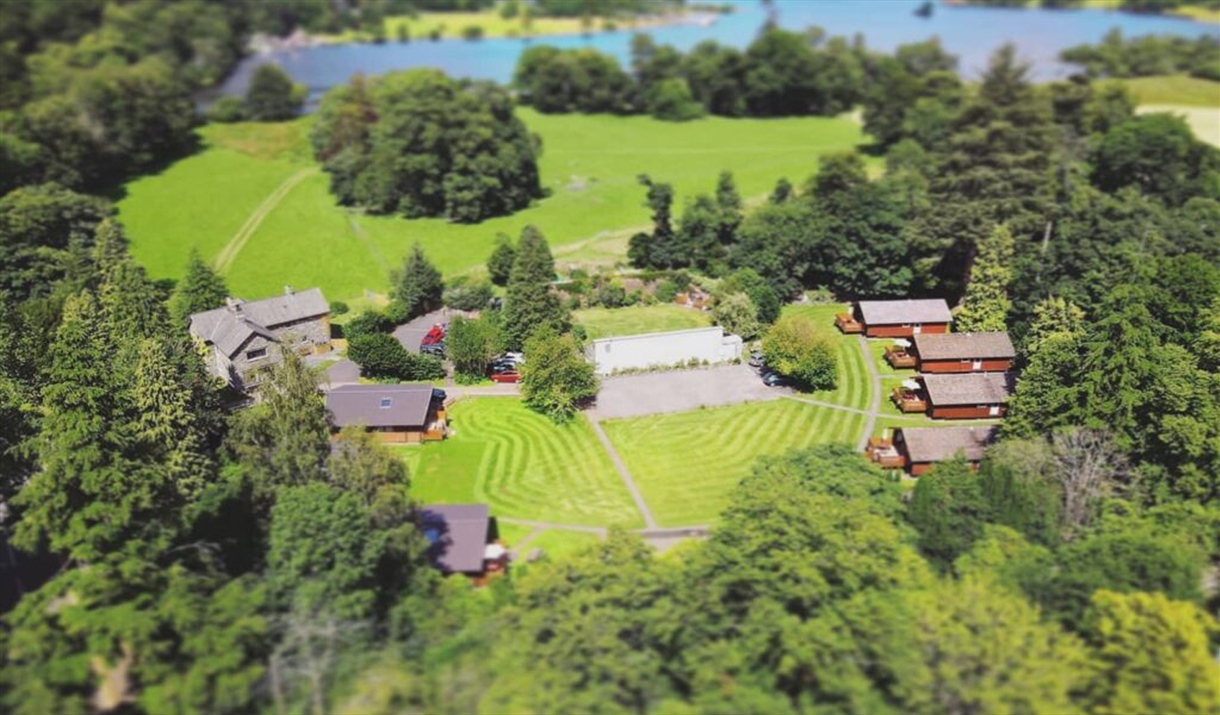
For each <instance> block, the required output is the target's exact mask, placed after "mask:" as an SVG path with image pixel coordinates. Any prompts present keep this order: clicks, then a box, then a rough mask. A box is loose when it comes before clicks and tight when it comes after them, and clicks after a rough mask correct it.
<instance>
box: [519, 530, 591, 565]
mask: <svg viewBox="0 0 1220 715" xmlns="http://www.w3.org/2000/svg"><path fill="white" fill-rule="evenodd" d="M601 540H602V537H600V536H598V535H597V534H590V533H587V532H584V531H562V530H560V529H548V530H546V531H544V532H542V533H541V534H539V535H538V538H536V539H534V540H533V541H531V542H529V543H528V544H526V546H525V553H523V554H521V556H522V557H524V556H525V554H527V553H529V551H530V549H535V548H538V549H542V550H543V552H545V553H546V555H547V556H548V557H549V558H552V559H555V558H561V557H563V556H566V555H568V554H570V553H572V552H574V551H580V550H581V549H585V548H588V547H589V546H592V545H593V544H596V543H599V542H601Z"/></svg>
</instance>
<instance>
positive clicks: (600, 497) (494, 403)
mask: <svg viewBox="0 0 1220 715" xmlns="http://www.w3.org/2000/svg"><path fill="white" fill-rule="evenodd" d="M450 419H451V426H452V428H453V430H454V434H453V435H452V436H451V437H450V438H449V439H448V440H445V441H444V442H433V443H430V444H425V445H422V446H418V447H403V448H401V449H402V452H403V456H404V458H405V459H406V460H407V463H408V466H409V467H410V470H411V492H412V494H413V495H414V496H415V498H416V499H418V500H419V501H420V502H422V503H424V504H432V503H463V502H486V503H488V504H490V505H491V512H492V514H493V515H494V516H501V517H516V518H518V519H532V520H537V521H550V522H558V523H573V524H584V525H589V526H611V525H622V526H626V527H637V526H643V520H642V519H641V517H640V515H639V513H638V512H637V511H636V509H635V505H634V503H633V502H632V501H631V497H630V496H629V495H628V494H627V490H626V488H625V487H624V486H623V484H622V481H621V480H620V478H619V476H618V474H617V473H616V472H615V470H614V466H613V465H612V464H611V463H610V458H609V457H608V456H607V455H606V452H605V450H604V449H603V448H602V446H601V444H599V443H598V441H597V438H596V437H595V436H594V434H593V430H592V429H591V428H590V427H589V424H588V423H587V422H585V421H584V418H583V417H582V418H580V419H579V420H578V421H576V422H573V423H572V424H569V425H565V426H562V427H558V426H555V425H554V424H552V423H551V422H550V421H549V420H547V419H546V418H545V417H542V416H541V415H538V414H536V413H534V412H530V411H529V410H527V409H526V408H525V407H524V406H522V404H521V402H520V401H519V400H516V399H512V398H497V397H484V398H477V399H467V400H462V401H460V402H458V403H456V404H455V405H454V406H453V408H452V411H451V413H450Z"/></svg>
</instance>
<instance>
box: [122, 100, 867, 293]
mask: <svg viewBox="0 0 1220 715" xmlns="http://www.w3.org/2000/svg"><path fill="white" fill-rule="evenodd" d="M518 114H519V116H520V117H521V118H522V119H523V120H524V121H525V123H526V124H527V125H528V126H529V128H530V130H531V131H533V132H536V133H537V134H538V135H539V136H541V138H542V142H543V152H542V156H541V157H540V159H539V169H540V171H541V175H542V180H543V183H544V185H545V187H546V189H547V190H548V191H549V196H547V197H546V198H544V199H542V200H540V201H538V202H537V203H536V204H535V205H533V206H531V207H530V208H528V209H526V210H524V211H520V212H518V213H516V214H514V215H512V216H505V217H500V218H496V219H491V220H488V221H485V222H483V223H481V224H477V225H462V224H453V223H449V222H448V221H445V220H443V219H417V220H406V219H403V218H399V217H394V216H370V215H367V214H364V213H361V212H359V211H352V210H348V209H345V208H343V207H340V206H338V205H337V204H336V203H335V200H334V199H333V198H332V197H331V195H330V193H329V190H328V181H329V179H328V177H327V176H326V174H324V173H322V172H321V171H320V170H319V167H318V166H317V164H316V163H315V162H314V161H313V160H312V158H311V157H310V154H309V148H308V144H307V132H308V129H309V124H310V119H309V118H308V117H306V118H302V119H299V120H295V121H292V122H287V123H280V124H255V123H240V124H228V125H218V124H212V125H207V126H205V127H203V128H201V129H200V130H199V134H200V138H201V140H202V143H203V149H202V150H201V151H200V152H198V153H197V154H195V155H193V156H190V157H187V158H185V159H183V160H181V161H179V162H177V163H175V164H173V165H172V166H169V167H168V168H166V169H165V170H163V171H162V172H160V173H159V174H154V175H150V176H145V177H142V178H140V179H137V180H135V181H133V182H131V183H129V184H127V186H126V187H125V196H124V197H123V198H122V199H121V200H120V202H119V205H118V208H119V216H120V218H121V220H122V221H123V224H124V226H125V227H126V229H127V232H128V235H129V237H130V239H131V246H132V252H133V253H134V255H135V256H136V258H137V259H138V260H139V261H140V262H141V263H142V264H143V265H144V266H145V267H146V268H147V269H148V270H149V272H150V273H151V275H152V276H153V277H154V278H176V277H178V276H179V275H180V274H181V272H182V270H183V268H184V266H185V264H186V258H187V254H188V253H189V251H190V249H191V248H198V249H199V251H200V253H201V254H202V255H203V256H204V257H205V258H206V259H208V260H215V259H217V257H219V256H221V255H222V253H224V252H225V249H226V246H228V247H229V248H230V250H229V251H228V252H227V253H226V254H225V255H226V257H227V258H229V259H231V260H229V261H227V265H228V268H227V270H226V271H225V279H226V281H227V282H228V285H229V287H230V289H232V290H233V291H234V292H235V293H236V294H238V295H241V296H243V297H246V298H256V297H259V296H263V295H271V294H275V293H278V292H280V291H281V290H283V287H284V285H285V284H291V285H293V286H296V287H300V288H304V287H308V286H319V287H321V288H322V289H323V291H324V292H325V293H326V295H327V297H328V298H330V299H331V300H347V299H350V298H356V297H360V296H363V295H366V292H378V293H380V292H384V291H385V290H386V288H387V286H388V282H389V281H388V273H389V270H390V269H391V268H392V267H394V266H396V265H397V264H398V263H399V261H400V260H401V259H402V257H403V255H405V253H406V252H407V250H408V249H409V248H410V247H411V245H412V244H413V243H415V242H416V241H419V242H420V243H421V244H423V246H424V248H425V250H426V251H427V252H428V255H429V256H430V257H431V258H432V260H433V261H434V262H435V263H436V264H437V266H438V267H439V268H440V269H441V270H442V271H443V272H444V273H446V274H447V275H453V274H456V273H461V272H464V271H468V270H471V269H474V268H477V267H479V266H481V265H483V263H484V262H485V261H486V259H487V256H488V254H489V253H490V252H491V248H492V245H493V243H494V241H495V236H496V234H497V233H500V232H504V233H507V234H509V235H511V236H516V235H519V234H520V232H521V229H522V228H523V227H524V226H526V225H528V224H533V225H536V226H538V227H539V228H540V229H542V231H543V233H544V234H546V236H547V239H548V240H549V241H550V243H551V245H552V247H553V248H554V249H555V253H556V255H557V257H559V258H560V259H561V260H564V259H566V260H573V258H572V256H573V255H578V254H579V253H580V252H582V251H590V250H593V251H596V250H597V249H595V248H593V247H594V246H595V245H600V244H601V242H602V240H603V239H613V240H614V243H613V244H612V245H613V246H614V248H613V249H612V250H613V251H614V252H617V251H621V250H623V249H624V248H625V238H624V236H629V235H630V233H631V232H633V231H635V230H638V229H642V228H645V227H646V226H647V225H648V220H649V218H648V215H649V212H648V209H647V208H646V207H645V206H644V190H643V188H642V187H641V186H640V185H639V183H638V179H637V177H638V175H640V174H649V175H650V176H652V177H653V178H654V179H655V180H657V181H666V182H670V183H672V184H673V185H674V189H675V193H676V197H677V206H676V207H675V210H676V211H680V207H681V205H682V203H683V202H684V201H686V200H689V199H691V198H693V196H694V195H695V194H697V193H702V192H711V191H712V189H713V187H714V185H715V182H716V176H717V174H718V173H719V172H720V171H721V170H729V171H732V172H733V174H734V177H735V179H736V181H737V185H738V188H739V190H740V192H741V194H742V195H743V196H745V197H758V196H762V195H765V194H767V193H768V192H769V191H770V190H771V189H772V187H773V186H774V185H775V182H776V180H778V179H779V178H781V177H786V178H788V179H789V180H791V181H793V182H797V183H799V182H801V181H804V179H805V178H807V177H808V176H809V175H811V174H812V173H814V172H815V171H816V168H817V158H818V157H819V156H821V155H823V154H827V153H830V152H835V151H844V150H849V149H851V148H853V147H855V146H858V145H861V144H864V143H866V141H867V139H866V137H865V136H864V134H863V133H862V131H861V129H860V126H859V125H858V124H856V123H853V122H852V121H851V120H849V119H837V118H819V117H806V118H797V119H776V120H765V119H724V118H719V117H709V118H705V119H701V120H698V121H694V122H688V123H672V122H661V121H658V120H655V119H652V118H650V117H613V116H606V115H577V114H573V115H542V114H539V113H537V112H534V111H532V110H529V109H521V110H518ZM285 185H289V186H288V190H287V191H281V192H278V193H277V191H276V190H277V189H280V188H282V187H285ZM235 245H237V246H238V247H239V248H240V250H238V251H237V252H236V253H234V252H233V251H232V248H233V246H235ZM565 246H572V247H573V251H569V252H566V251H565V250H564V247H565ZM619 255H620V256H621V253H620V254H619ZM599 257H601V258H603V259H604V258H605V257H606V256H605V255H604V253H603V254H601V255H600V256H599Z"/></svg>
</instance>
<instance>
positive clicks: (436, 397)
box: [432, 387, 449, 402]
mask: <svg viewBox="0 0 1220 715" xmlns="http://www.w3.org/2000/svg"><path fill="white" fill-rule="evenodd" d="M447 397H449V395H447V394H446V393H445V391H444V390H442V389H441V388H439V387H434V388H432V401H433V402H444V401H445V398H447Z"/></svg>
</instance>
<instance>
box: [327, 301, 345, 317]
mask: <svg viewBox="0 0 1220 715" xmlns="http://www.w3.org/2000/svg"><path fill="white" fill-rule="evenodd" d="M349 310H350V308H348V306H347V303H344V302H343V301H341V300H332V301H331V302H330V314H331V315H346V314H347V312H348V311H349Z"/></svg>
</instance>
